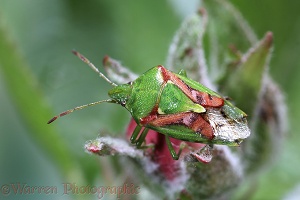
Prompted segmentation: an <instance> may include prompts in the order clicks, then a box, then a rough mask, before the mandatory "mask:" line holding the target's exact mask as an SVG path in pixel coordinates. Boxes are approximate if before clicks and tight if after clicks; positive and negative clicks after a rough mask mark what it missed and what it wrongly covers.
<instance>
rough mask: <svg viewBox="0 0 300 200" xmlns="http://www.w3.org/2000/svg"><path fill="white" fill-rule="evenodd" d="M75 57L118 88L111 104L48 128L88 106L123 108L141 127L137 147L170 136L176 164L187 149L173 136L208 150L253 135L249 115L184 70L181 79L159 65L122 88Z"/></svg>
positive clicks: (112, 92)
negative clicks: (155, 136)
mask: <svg viewBox="0 0 300 200" xmlns="http://www.w3.org/2000/svg"><path fill="white" fill-rule="evenodd" d="M73 53H74V54H75V55H76V56H78V57H79V58H80V59H81V60H82V61H83V62H85V63H87V64H88V65H89V66H90V67H91V68H92V69H93V70H94V71H96V72H97V73H98V74H99V76H100V77H102V78H103V79H104V80H106V81H107V82H108V83H110V84H111V85H112V86H113V88H112V89H111V90H110V91H109V92H108V95H109V96H110V99H107V100H102V101H97V102H94V103H90V104H86V105H82V106H78V107H75V108H73V109H70V110H67V111H64V112H62V113H61V114H59V115H57V116H55V117H53V118H52V119H51V120H49V121H48V124H50V123H52V122H53V121H55V120H56V119H57V118H58V117H62V116H64V115H67V114H69V113H72V112H73V111H75V110H80V109H82V108H85V107H87V106H92V105H96V104H100V103H104V102H108V103H115V104H120V105H121V106H123V107H125V108H126V109H127V110H128V111H129V112H130V114H131V115H132V117H133V119H134V120H135V122H136V123H137V126H136V128H135V130H134V131H133V133H132V136H131V138H130V140H131V143H133V144H135V145H136V146H137V147H141V145H142V144H143V142H144V140H145V137H146V135H147V133H148V131H149V129H152V130H155V131H157V132H159V133H162V134H164V135H165V138H166V142H167V146H168V148H169V150H170V153H171V155H172V157H173V159H178V158H179V156H180V152H181V150H179V152H178V153H176V152H175V150H174V148H173V146H172V143H171V141H170V138H169V137H173V138H176V139H179V140H182V141H189V142H198V143H205V144H208V145H212V144H224V145H229V146H238V145H239V144H240V143H241V142H242V141H243V140H244V139H245V138H247V137H248V136H249V135H250V130H249V128H248V125H247V120H246V116H247V115H246V114H245V113H244V112H243V111H242V110H240V109H239V108H237V107H235V106H233V105H232V104H231V103H230V102H229V101H228V100H226V99H225V98H223V97H222V96H221V95H219V94H218V93H216V92H214V91H212V90H210V89H209V88H207V87H205V86H204V85H202V84H200V83H198V82H196V81H194V80H191V79H189V78H188V77H187V76H186V74H185V72H184V71H180V72H179V73H178V74H177V73H174V72H171V71H169V70H167V69H166V68H165V67H163V66H162V65H158V66H156V67H153V68H151V69H149V70H148V71H147V72H145V73H144V74H142V75H141V76H139V77H138V78H137V79H136V80H134V81H131V82H129V83H126V84H122V85H117V84H115V83H113V82H112V81H111V80H109V79H108V78H107V77H106V76H104V75H103V74H102V73H101V72H100V71H99V70H98V68H96V67H95V66H94V65H93V64H92V63H91V62H90V61H89V60H88V59H87V58H86V57H84V56H83V55H82V54H80V53H78V52H76V51H73ZM143 127H144V129H143V130H142V128H143Z"/></svg>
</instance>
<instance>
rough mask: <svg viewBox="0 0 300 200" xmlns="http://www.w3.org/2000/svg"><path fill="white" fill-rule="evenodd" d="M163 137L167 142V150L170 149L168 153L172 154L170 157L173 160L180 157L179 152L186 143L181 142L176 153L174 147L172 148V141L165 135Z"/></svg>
mask: <svg viewBox="0 0 300 200" xmlns="http://www.w3.org/2000/svg"><path fill="white" fill-rule="evenodd" d="M165 138H166V143H167V146H168V149H169V151H170V153H171V155H172V158H173V159H174V160H178V158H179V157H180V154H181V152H182V150H183V149H184V148H185V147H186V146H187V145H186V143H185V142H181V143H180V146H179V151H178V153H176V152H175V149H174V147H173V145H172V143H171V141H170V138H169V137H168V136H165Z"/></svg>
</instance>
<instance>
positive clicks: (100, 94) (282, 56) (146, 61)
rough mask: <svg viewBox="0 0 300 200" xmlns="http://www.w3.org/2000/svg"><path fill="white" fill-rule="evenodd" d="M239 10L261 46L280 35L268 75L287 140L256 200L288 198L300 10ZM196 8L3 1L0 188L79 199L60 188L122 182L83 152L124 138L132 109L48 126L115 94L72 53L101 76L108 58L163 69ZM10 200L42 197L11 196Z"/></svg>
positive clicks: (285, 4)
mask: <svg viewBox="0 0 300 200" xmlns="http://www.w3.org/2000/svg"><path fill="white" fill-rule="evenodd" d="M232 3H233V4H234V5H235V6H236V7H237V8H238V9H239V10H240V11H241V13H242V14H243V16H244V17H245V18H246V19H247V20H248V21H249V24H250V25H251V26H252V27H253V28H254V30H255V32H256V33H257V35H258V38H262V37H263V35H264V33H265V32H266V31H272V32H273V34H274V46H275V49H274V53H273V58H272V60H271V64H270V65H271V66H272V67H271V69H270V73H271V74H272V76H273V77H274V79H275V80H276V81H277V82H279V85H280V86H281V88H282V90H283V91H284V92H285V94H286V96H287V103H288V106H289V113H290V118H289V119H290V132H289V134H288V138H287V140H286V141H285V145H284V148H282V149H279V150H278V155H277V156H276V158H275V159H274V160H275V163H274V166H273V167H272V168H271V169H269V168H268V169H267V170H266V171H264V172H263V173H262V176H261V177H260V181H259V183H257V184H256V188H255V189H257V190H255V192H254V194H253V196H252V199H281V198H282V197H284V196H285V195H286V194H287V193H288V192H289V191H290V190H292V189H293V188H294V187H296V185H297V184H300V174H299V172H298V168H299V166H300V159H299V156H298V153H299V152H300V147H299V146H300V145H299V143H300V136H299V134H298V132H299V131H300V126H299V123H298V120H299V119H300V106H299V105H298V102H299V101H300V95H299V93H298V90H299V89H298V88H299V87H300V82H299V81H298V80H299V77H300V57H299V56H298V52H300V45H299V42H300V38H299V31H300V16H299V14H298V8H299V7H300V2H298V1H293V0H287V1H283V0H282V1H280V0H279V1H272V0H265V1H258V0H252V1H237V0H232ZM197 5H200V1H199V2H198V1H189V3H186V1H183V0H181V1H180V0H177V1H159V0H153V1H134V0H127V1H126V3H125V2H122V3H119V2H117V1H109V0H102V1H100V0H98V1H85V2H84V1H79V0H73V1H71V0H65V1H58V0H53V1H45V0H42V1H40V0H26V1H18V0H3V1H1V2H0V32H1V33H0V45H1V46H0V92H1V98H0V113H1V115H0V136H1V139H0V147H1V153H0V159H1V161H0V170H1V173H0V184H1V185H0V186H2V185H4V184H10V183H17V182H21V183H26V184H28V185H31V186H36V185H40V186H57V188H58V195H57V198H59V197H60V198H61V199H66V198H81V197H82V196H78V195H73V196H72V195H71V196H70V195H63V196H62V195H61V194H62V193H63V183H76V184H77V185H84V184H85V185H86V184H91V185H96V186H100V185H103V186H109V185H118V184H119V183H121V182H122V181H123V180H122V176H121V177H120V180H113V177H116V175H115V174H113V172H111V171H110V170H107V166H108V164H107V163H108V162H111V161H110V160H108V159H106V158H101V160H99V159H98V158H96V157H95V156H89V155H87V154H86V153H85V152H84V149H83V144H84V142H85V141H86V140H89V139H91V138H95V137H96V136H97V135H98V134H99V133H100V132H105V133H109V134H111V135H116V137H123V134H124V132H125V126H126V124H127V123H128V122H129V119H130V116H129V114H128V113H127V112H126V111H125V110H123V109H122V108H119V107H118V106H113V105H110V104H109V105H101V106H97V107H93V108H88V109H85V110H83V111H80V112H78V113H74V114H72V115H70V116H68V117H66V118H62V119H60V120H59V121H57V122H56V123H55V124H53V125H52V126H49V125H47V124H46V122H47V120H48V119H50V118H51V117H52V116H53V115H54V114H56V113H59V112H61V111H63V110H65V109H68V108H72V107H74V106H77V105H82V104H85V103H88V102H93V101H97V100H99V99H105V98H106V97H107V94H106V93H107V91H108V89H109V88H110V86H109V85H108V84H107V83H106V82H104V81H103V80H101V79H99V78H98V76H97V75H96V74H95V73H94V72H92V71H91V70H90V69H88V67H86V66H85V65H84V64H83V63H82V62H80V61H79V60H78V59H77V58H76V57H74V56H73V55H72V54H71V53H70V51H71V50H72V49H76V50H78V51H80V52H82V53H83V54H84V55H86V56H87V57H88V58H89V59H90V60H91V61H93V62H94V63H95V64H96V65H97V66H98V67H99V68H100V69H101V60H102V57H103V56H104V55H106V54H108V55H110V56H112V57H114V58H117V59H118V60H121V61H122V62H123V63H124V65H126V66H131V67H132V68H131V70H132V71H134V72H136V73H138V74H140V73H142V72H144V71H146V70H147V69H149V68H150V67H153V66H154V65H157V64H164V62H165V57H166V55H167V50H168V46H169V44H170V42H171V40H172V37H173V34H174V32H175V31H176V30H177V28H178V27H179V25H180V23H181V21H182V20H183V19H184V18H185V17H186V16H187V15H189V14H191V13H193V12H195V11H196V10H197V8H198V7H197ZM101 70H102V69H101ZM112 162H114V161H112ZM122 167H123V166H116V168H117V169H122ZM116 173H120V170H119V172H116ZM120 174H121V173H120ZM2 196H3V193H0V197H1V198H2ZM7 197H8V198H10V199H16V198H18V199H20V198H25V199H30V198H32V199H33V198H35V197H34V196H24V195H18V196H17V195H13V194H12V193H11V194H10V195H8V196H7ZM39 197H41V195H39ZM54 197H56V196H54V195H43V196H42V198H43V199H53V198H54ZM85 197H87V198H88V197H89V198H94V196H92V195H86V196H85Z"/></svg>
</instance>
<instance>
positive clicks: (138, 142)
mask: <svg viewBox="0 0 300 200" xmlns="http://www.w3.org/2000/svg"><path fill="white" fill-rule="evenodd" d="M148 131H149V129H148V128H144V130H143V132H142V133H141V135H140V137H139V138H138V139H137V140H136V146H137V148H141V146H142V144H143V142H144V141H145V138H146V136H147V134H148Z"/></svg>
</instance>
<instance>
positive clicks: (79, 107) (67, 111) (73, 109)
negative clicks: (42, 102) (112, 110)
mask: <svg viewBox="0 0 300 200" xmlns="http://www.w3.org/2000/svg"><path fill="white" fill-rule="evenodd" d="M104 102H108V103H116V101H114V100H113V99H107V100H101V101H96V102H93V103H89V104H86V105H82V106H77V107H75V108H72V109H70V110H66V111H64V112H62V113H60V114H59V115H56V116H55V117H53V118H52V119H50V120H49V121H48V122H47V124H50V123H52V122H54V121H55V120H56V119H57V118H59V117H63V116H65V115H67V114H70V113H72V112H74V111H75V110H81V109H83V108H86V107H88V106H94V105H97V104H100V103H104Z"/></svg>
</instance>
